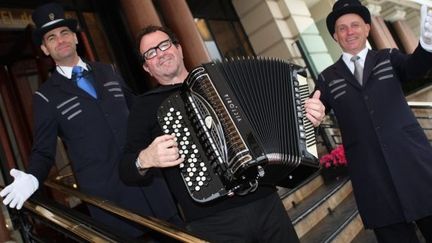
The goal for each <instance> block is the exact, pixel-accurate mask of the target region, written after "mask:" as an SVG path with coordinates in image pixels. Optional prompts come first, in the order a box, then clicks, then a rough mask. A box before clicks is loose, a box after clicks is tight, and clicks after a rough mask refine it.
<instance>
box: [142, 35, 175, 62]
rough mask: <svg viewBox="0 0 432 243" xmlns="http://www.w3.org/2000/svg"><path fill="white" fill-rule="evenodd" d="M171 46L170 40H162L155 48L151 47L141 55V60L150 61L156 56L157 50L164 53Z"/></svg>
mask: <svg viewBox="0 0 432 243" xmlns="http://www.w3.org/2000/svg"><path fill="white" fill-rule="evenodd" d="M171 45H172V42H171V40H170V39H168V40H164V41H162V42H161V43H159V44H158V45H157V46H155V47H152V48H150V49H148V50H147V51H146V52H144V53H143V54H142V58H143V60H150V59H152V58H154V57H155V56H156V55H157V49H159V50H161V51H166V50H168V49H169V48H170V47H171Z"/></svg>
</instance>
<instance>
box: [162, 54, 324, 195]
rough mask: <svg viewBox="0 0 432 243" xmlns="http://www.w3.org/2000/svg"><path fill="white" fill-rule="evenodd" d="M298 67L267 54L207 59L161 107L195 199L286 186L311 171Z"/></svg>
mask: <svg viewBox="0 0 432 243" xmlns="http://www.w3.org/2000/svg"><path fill="white" fill-rule="evenodd" d="M301 70H302V69H300V68H299V67H297V66H295V65H293V64H290V63H288V62H286V61H283V60H279V59H266V58H244V59H237V60H226V61H223V62H212V63H207V64H203V65H202V66H200V67H198V68H195V69H194V70H193V71H192V72H191V73H190V74H189V76H188V78H187V80H186V81H185V82H184V84H183V86H182V90H181V91H178V92H176V93H174V94H172V95H171V96H169V97H168V98H167V99H166V100H165V101H164V102H163V103H162V104H161V106H160V107H159V110H158V121H159V124H160V125H161V127H162V131H163V132H164V133H165V134H174V135H175V136H176V139H177V143H178V147H179V153H180V156H182V157H184V158H185V161H184V162H183V163H182V164H180V173H181V176H182V177H183V180H184V183H185V185H186V187H187V190H188V192H189V194H190V195H191V197H192V198H193V199H194V200H195V201H197V202H208V201H211V200H214V199H217V198H220V197H222V196H226V195H234V194H238V195H242V194H246V193H249V192H251V191H253V190H255V189H256V187H257V186H258V183H262V184H273V185H280V186H284V187H289V188H292V187H295V186H296V185H298V184H299V183H301V182H302V181H304V180H305V179H306V178H307V177H309V176H310V175H311V174H312V173H314V172H316V171H317V170H318V168H319V163H318V161H317V159H316V144H315V135H314V129H313V127H312V124H311V123H310V122H309V120H308V119H306V117H305V116H304V107H303V101H304V100H305V99H306V98H307V97H308V96H309V89H308V86H307V83H306V78H304V77H303V76H301V75H300V74H299V72H300V71H301Z"/></svg>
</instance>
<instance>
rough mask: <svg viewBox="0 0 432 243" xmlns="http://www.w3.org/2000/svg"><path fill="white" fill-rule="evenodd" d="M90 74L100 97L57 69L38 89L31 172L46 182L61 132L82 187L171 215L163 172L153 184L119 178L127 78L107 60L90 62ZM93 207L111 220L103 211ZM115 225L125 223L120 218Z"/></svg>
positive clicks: (120, 202)
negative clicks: (132, 182)
mask: <svg viewBox="0 0 432 243" xmlns="http://www.w3.org/2000/svg"><path fill="white" fill-rule="evenodd" d="M90 76H91V77H93V82H94V84H95V88H96V90H97V94H98V98H97V99H94V98H93V97H91V96H90V95H88V94H87V93H86V92H85V91H83V90H81V89H80V88H78V87H77V86H76V85H75V84H74V82H73V81H71V80H69V79H67V78H65V77H64V76H63V75H61V74H59V73H58V72H57V71H55V72H54V73H53V74H52V76H51V77H50V78H49V79H48V80H47V81H46V82H45V83H44V84H43V85H42V86H41V87H40V89H39V90H38V91H37V92H36V93H35V95H34V97H33V106H34V107H33V108H34V131H35V134H34V143H33V148H32V153H31V156H30V165H29V168H28V173H31V174H32V175H34V176H35V177H36V178H37V179H38V180H39V182H40V183H41V184H42V183H43V181H44V180H45V179H46V178H47V176H48V172H49V170H50V168H51V166H52V165H53V163H54V160H55V152H56V141H57V140H56V139H57V136H59V137H60V138H61V139H62V140H63V142H64V144H65V145H66V148H67V152H68V155H69V158H70V160H71V163H72V168H73V171H74V173H75V177H76V179H77V182H78V186H79V189H80V190H81V191H82V192H84V193H87V194H91V195H94V196H98V197H101V198H104V199H108V200H110V201H112V202H115V203H117V204H118V205H120V206H122V207H124V208H127V209H129V210H132V211H134V212H137V213H139V214H142V215H148V216H155V217H158V218H161V219H164V220H167V219H169V218H171V217H172V216H174V215H176V214H177V213H176V208H175V206H174V204H173V202H172V199H171V198H170V194H169V191H168V189H167V186H166V184H165V181H164V180H163V178H161V177H160V178H154V179H153V181H152V184H151V185H150V186H142V187H138V186H135V187H132V186H126V185H125V184H123V183H122V181H121V180H120V178H119V171H118V163H119V161H120V159H121V156H122V153H123V147H124V143H125V138H126V125H127V118H128V108H127V106H126V102H125V97H124V93H123V89H122V87H123V84H124V81H123V80H122V78H121V77H120V76H119V75H118V74H117V73H116V72H115V71H114V69H113V68H112V66H110V65H106V64H101V63H90ZM91 211H92V215H93V216H94V217H96V218H102V219H103V220H104V221H105V222H107V220H106V218H104V217H105V216H106V215H103V216H102V215H101V214H102V212H99V211H98V210H95V208H92V209H91ZM97 211H98V212H97ZM112 226H115V227H116V229H118V228H121V225H118V224H117V223H115V222H113V223H112ZM135 233H136V232H134V233H132V234H134V235H137V234H135Z"/></svg>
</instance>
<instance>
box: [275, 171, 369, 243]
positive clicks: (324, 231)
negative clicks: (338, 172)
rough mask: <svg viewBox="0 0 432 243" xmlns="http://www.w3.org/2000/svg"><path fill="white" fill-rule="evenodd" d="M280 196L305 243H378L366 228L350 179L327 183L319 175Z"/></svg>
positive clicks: (281, 189)
mask: <svg viewBox="0 0 432 243" xmlns="http://www.w3.org/2000/svg"><path fill="white" fill-rule="evenodd" d="M278 193H279V196H280V197H281V199H282V202H283V204H284V206H285V208H286V210H287V212H288V214H289V216H290V218H291V220H292V221H293V224H294V228H295V230H296V232H297V235H298V236H299V238H300V242H302V243H316V242H343V243H345V242H356V243H360V242H361V243H376V242H377V241H376V239H375V236H374V234H373V232H372V231H370V230H365V229H364V228H363V224H362V221H361V219H360V216H359V214H358V211H357V206H356V203H355V200H354V195H353V193H352V187H351V182H350V180H349V178H348V177H347V176H342V177H339V178H337V179H336V178H335V179H333V180H329V181H324V179H323V177H322V176H321V175H320V174H319V173H317V174H316V175H314V176H312V177H311V178H310V179H309V180H307V181H305V182H304V183H303V184H302V185H300V186H299V187H298V188H295V189H293V190H287V189H285V188H279V190H278Z"/></svg>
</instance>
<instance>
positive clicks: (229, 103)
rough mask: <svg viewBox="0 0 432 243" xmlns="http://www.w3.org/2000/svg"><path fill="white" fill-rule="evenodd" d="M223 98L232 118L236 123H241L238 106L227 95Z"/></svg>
mask: <svg viewBox="0 0 432 243" xmlns="http://www.w3.org/2000/svg"><path fill="white" fill-rule="evenodd" d="M223 98H224V100H225V103H226V104H227V107H228V109H229V110H230V113H231V116H232V118H233V119H235V120H236V121H237V122H241V121H242V118H241V116H240V112H239V109H238V106H237V105H236V104H234V102H233V100H232V99H231V97H230V96H229V95H228V94H225V95H224V96H223Z"/></svg>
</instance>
